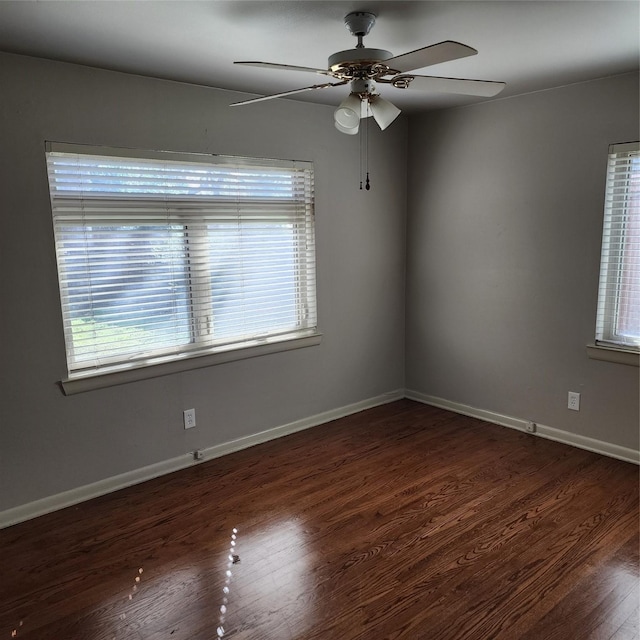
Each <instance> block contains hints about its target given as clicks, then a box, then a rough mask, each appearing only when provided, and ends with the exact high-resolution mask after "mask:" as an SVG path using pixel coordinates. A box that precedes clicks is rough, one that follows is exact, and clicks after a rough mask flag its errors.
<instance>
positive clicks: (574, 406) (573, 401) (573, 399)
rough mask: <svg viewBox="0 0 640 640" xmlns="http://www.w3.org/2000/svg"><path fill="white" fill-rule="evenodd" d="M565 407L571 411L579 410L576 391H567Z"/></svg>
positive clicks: (578, 395) (578, 396) (578, 399)
mask: <svg viewBox="0 0 640 640" xmlns="http://www.w3.org/2000/svg"><path fill="white" fill-rule="evenodd" d="M567 407H568V408H569V409H571V410H572V411H580V394H579V393H577V392H576V391H569V400H568V403H567Z"/></svg>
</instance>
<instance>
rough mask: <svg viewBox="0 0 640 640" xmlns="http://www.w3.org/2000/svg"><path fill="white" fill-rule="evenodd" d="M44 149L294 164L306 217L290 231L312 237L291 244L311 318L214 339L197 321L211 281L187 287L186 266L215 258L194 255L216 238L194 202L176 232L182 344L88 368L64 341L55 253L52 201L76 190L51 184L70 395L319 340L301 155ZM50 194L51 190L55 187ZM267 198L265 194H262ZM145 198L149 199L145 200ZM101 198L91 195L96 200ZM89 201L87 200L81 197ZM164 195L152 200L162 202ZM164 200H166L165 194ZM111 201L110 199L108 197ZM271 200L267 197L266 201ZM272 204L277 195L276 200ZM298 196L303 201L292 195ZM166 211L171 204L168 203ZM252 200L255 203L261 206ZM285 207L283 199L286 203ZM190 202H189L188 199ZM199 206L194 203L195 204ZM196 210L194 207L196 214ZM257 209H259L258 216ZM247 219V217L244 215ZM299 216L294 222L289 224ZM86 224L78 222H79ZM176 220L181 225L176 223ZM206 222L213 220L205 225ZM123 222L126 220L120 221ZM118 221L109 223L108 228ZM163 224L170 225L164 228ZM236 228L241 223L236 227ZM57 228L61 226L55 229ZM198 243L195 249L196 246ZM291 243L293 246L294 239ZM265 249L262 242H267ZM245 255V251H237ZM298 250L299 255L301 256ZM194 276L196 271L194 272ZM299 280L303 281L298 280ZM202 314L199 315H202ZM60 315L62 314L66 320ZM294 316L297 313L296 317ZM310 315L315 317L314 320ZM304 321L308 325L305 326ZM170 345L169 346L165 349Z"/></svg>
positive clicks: (277, 166) (309, 203)
mask: <svg viewBox="0 0 640 640" xmlns="http://www.w3.org/2000/svg"><path fill="white" fill-rule="evenodd" d="M45 151H46V154H47V161H48V163H49V157H50V154H56V153H57V154H60V153H70V154H81V155H88V156H91V155H93V156H101V157H102V156H115V157H116V158H127V159H130V160H135V159H140V160H153V161H156V160H157V161H160V162H163V161H170V162H171V161H179V162H183V161H186V162H189V163H194V162H195V163H198V164H200V163H201V164H203V165H216V167H223V168H224V167H226V166H227V165H231V166H232V167H236V166H238V165H241V166H242V167H246V168H262V169H264V170H265V172H268V171H270V170H292V171H293V170H295V171H298V172H301V173H299V174H298V175H302V176H304V178H303V179H304V181H305V182H304V184H305V185H307V186H305V188H304V198H305V200H304V202H303V203H302V204H301V205H296V206H297V207H299V206H303V207H304V208H305V210H306V211H307V213H306V214H304V222H303V223H300V222H299V220H298V218H299V214H298V217H296V218H294V222H293V224H294V228H295V227H296V226H297V225H299V224H303V226H302V227H301V229H302V231H299V232H297V233H292V237H293V238H294V239H295V241H296V242H298V243H301V242H303V243H305V244H307V243H309V242H310V243H311V245H310V248H309V249H308V250H307V249H305V251H300V245H298V250H294V253H295V254H296V256H298V259H297V261H296V263H295V265H293V271H292V274H293V276H294V277H295V282H296V291H298V292H299V293H298V294H297V295H299V296H300V298H301V299H303V298H304V305H309V304H310V305H312V309H311V320H310V322H309V323H305V322H302V323H300V322H297V323H296V324H297V325H300V326H296V328H294V329H292V330H285V329H284V328H283V330H282V332H281V333H277V330H276V328H275V327H272V329H271V332H266V335H264V336H259V335H255V336H251V337H249V338H248V339H244V338H242V339H239V340H238V339H237V338H231V339H230V340H228V339H227V340H224V339H223V340H220V339H219V338H218V339H216V338H215V337H212V336H211V332H206V331H205V332H204V333H207V335H203V332H202V331H200V325H201V323H202V322H203V318H204V321H207V318H208V322H211V319H212V314H211V309H209V312H208V313H207V310H206V309H204V308H202V309H201V308H199V307H201V306H202V305H206V304H208V305H209V306H210V307H212V305H213V304H214V303H213V301H212V293H213V291H214V289H213V286H212V283H211V281H210V280H209V286H208V288H207V286H206V285H207V279H206V278H204V279H203V280H200V281H199V284H198V285H197V286H198V287H200V288H201V293H202V295H199V296H198V295H194V293H193V290H192V288H191V287H192V286H193V285H194V280H193V279H192V274H191V271H192V270H193V268H194V265H195V264H196V263H200V269H199V271H198V273H199V274H201V275H202V274H205V273H206V272H207V271H208V270H209V269H210V268H211V265H212V264H213V262H211V263H210V262H209V259H208V258H207V256H205V255H200V251H202V247H204V246H206V245H207V244H208V243H209V242H211V241H212V238H213V237H214V236H212V235H210V234H209V233H208V232H207V219H208V220H211V219H212V218H206V217H203V218H202V222H201V223H200V222H197V218H198V213H197V212H198V211H201V210H202V206H205V207H206V205H197V204H196V207H195V208H194V209H191V208H190V213H189V215H188V217H187V219H188V220H190V223H189V224H186V223H185V224H184V226H183V231H182V233H183V234H184V240H183V244H184V251H185V256H184V261H185V262H184V266H185V269H186V270H187V271H189V272H190V275H189V276H188V278H189V301H188V308H189V312H188V314H189V315H188V318H189V325H190V327H191V329H190V333H191V340H190V342H189V344H188V346H187V347H184V346H181V345H178V344H177V343H175V344H173V345H172V346H171V347H168V348H163V349H160V350H154V349H153V348H150V349H149V350H148V351H146V352H145V353H144V354H142V355H140V357H136V358H135V359H130V358H128V357H127V356H126V355H120V356H116V357H115V358H114V359H112V360H110V359H109V358H106V357H98V358H96V357H95V356H93V358H94V359H95V360H96V361H100V360H101V362H100V364H99V365H97V366H96V365H94V366H88V367H85V368H82V364H81V363H80V364H79V363H78V361H74V360H73V358H72V356H73V354H72V349H73V346H72V345H73V340H70V336H69V334H68V332H69V331H70V330H71V328H70V322H71V320H70V318H71V315H70V312H69V313H68V314H66V315H65V311H64V307H65V304H68V302H69V300H70V297H69V296H66V295H65V287H66V284H65V283H64V279H63V278H62V276H61V274H62V270H61V264H62V263H61V261H62V260H64V258H62V257H61V256H60V252H59V251H58V243H59V239H58V235H57V234H58V226H57V225H59V224H60V223H59V222H56V206H57V203H59V202H61V201H63V200H66V201H70V200H76V201H79V200H82V196H77V195H74V196H72V197H63V196H62V195H59V194H57V192H55V188H54V187H53V186H51V185H50V196H51V210H52V221H53V225H54V238H55V241H56V253H57V259H58V282H59V288H60V300H61V309H62V314H63V327H64V330H65V344H66V345H67V357H66V360H67V378H66V379H63V380H62V381H61V386H62V389H63V391H64V393H65V394H67V395H69V394H73V393H78V392H81V391H87V390H90V389H96V388H102V387H106V386H112V385H116V384H123V383H126V382H131V381H134V380H141V379H147V378H152V377H157V376H162V375H168V374H171V373H175V372H179V371H186V370H190V369H195V368H201V367H208V366H212V365H216V364H222V363H225V362H231V361H234V360H240V359H245V358H251V357H256V356H261V355H266V354H271V353H277V352H280V351H288V350H291V349H299V348H303V347H307V346H313V345H317V344H319V343H320V341H321V337H322V334H321V333H320V332H319V331H318V327H317V306H316V305H317V302H316V301H317V296H316V283H315V240H314V226H315V225H314V211H313V209H314V193H313V164H312V163H311V162H303V161H282V160H271V159H257V158H238V157H230V156H218V155H213V154H195V153H176V152H163V151H145V150H138V149H135V150H134V149H118V148H109V147H93V146H88V145H77V144H66V143H55V142H47V143H46V145H45ZM54 192H55V193H54ZM264 197H266V196H264ZM145 198H146V199H147V200H145ZM181 198H183V199H184V200H188V201H191V202H195V203H198V202H204V200H202V198H198V197H193V198H190V197H188V196H181ZM98 199H99V198H96V201H97V200H98ZM215 199H216V196H211V197H210V198H209V200H208V202H212V201H214V200H215ZM237 199H238V202H240V203H242V202H243V197H242V196H237ZM86 200H88V198H86ZM148 200H153V198H152V197H151V196H148V195H147V194H146V192H145V193H144V194H143V195H141V196H139V197H138V198H137V201H138V202H141V201H145V202H147V201H148ZM161 200H162V198H160V199H158V202H160V201H161ZM165 200H169V198H167V197H166V196H165ZM113 201H115V198H114V199H113ZM122 201H123V202H134V201H136V198H128V197H126V196H125V197H124V198H122ZM260 201H261V198H260V197H257V198H256V197H255V196H254V197H253V200H252V203H254V204H255V203H260ZM244 202H249V200H244ZM265 202H268V203H269V204H271V201H265ZM274 202H275V201H274ZM296 202H302V201H298V200H296ZM167 206H168V207H169V209H170V208H171V207H170V205H167ZM258 206H260V207H261V205H260V204H259V205H258ZM287 206H289V205H287ZM190 207H191V204H190ZM198 207H200V209H199V208H198ZM194 211H195V212H196V213H194ZM237 215H238V224H240V223H241V222H242V221H241V219H240V214H237ZM260 215H262V214H260ZM282 215H285V214H279V213H275V214H274V218H273V219H274V221H277V220H278V219H279V216H280V218H281V217H282ZM164 218H165V213H164V211H163V210H162V207H161V206H160V205H158V214H157V220H158V224H165V225H168V224H169V223H167V222H166V221H165V220H164ZM194 218H195V219H196V223H195V224H194ZM248 220H249V221H251V220H252V218H250V217H249V218H248ZM295 220H298V222H295ZM83 224H84V221H83ZM132 224H135V219H133V222H132ZM178 224H181V223H180V222H179V223H178ZM209 224H211V223H209ZM122 226H126V225H122ZM87 227H90V222H89V223H87V224H86V225H85V228H87ZM115 228H116V226H114V229H115ZM167 228H168V227H167ZM240 228H241V229H242V228H245V227H242V225H241V226H240ZM60 233H61V234H62V232H60ZM194 237H195V238H198V239H199V240H200V242H199V243H198V242H196V243H193V242H191V243H190V242H189V238H191V239H192V240H193V238H194ZM198 246H199V248H198ZM294 246H295V245H294ZM266 248H268V247H266ZM240 255H243V254H240ZM300 256H302V257H300ZM309 259H311V260H312V263H311V264H310V265H307V262H308V260H309ZM308 266H311V267H313V268H314V271H313V272H312V273H307V272H305V271H306V270H307V269H308ZM196 280H197V277H196ZM301 283H302V286H301ZM308 295H310V296H311V298H310V299H308V300H307V299H306V298H305V296H308ZM304 308H307V307H306V306H301V305H300V304H299V303H297V304H296V313H297V314H299V313H303V311H301V309H304ZM203 313H204V316H203V315H202V314H203ZM65 318H66V319H65ZM298 318H299V319H300V316H298ZM314 320H315V321H314ZM307 324H308V326H307ZM169 351H172V352H171V353H170V352H169Z"/></svg>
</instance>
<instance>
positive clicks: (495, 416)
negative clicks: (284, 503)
mask: <svg viewBox="0 0 640 640" xmlns="http://www.w3.org/2000/svg"><path fill="white" fill-rule="evenodd" d="M405 397H406V398H409V399H410V400H416V401H418V402H422V403H424V404H429V405H433V406H435V407H440V408H441V409H448V410H449V411H453V412H455V413H461V414H464V415H467V416H471V417H473V418H479V419H480V420H485V421H486V422H492V423H494V424H498V425H502V426H504V427H509V428H511V429H518V430H520V431H526V425H527V421H526V420H523V419H521V418H514V417H511V416H505V415H502V414H499V413H494V412H492V411H485V410H484V409H478V408H476V407H470V406H468V405H464V404H460V403H458V402H452V401H450V400H444V399H443V398H437V397H435V396H429V395H426V394H423V393H420V392H418V391H411V390H407V391H405V390H404V389H397V390H396V391H390V392H388V393H384V394H382V395H380V396H376V397H374V398H369V399H368V400H363V401H361V402H356V403H354V404H350V405H346V406H344V407H339V408H337V409H331V410H330V411H325V412H323V413H319V414H316V415H314V416H311V417H308V418H303V419H301V420H296V421H295V422H290V423H289V424H285V425H281V426H279V427H274V428H273V429H267V430H266V431H261V432H259V433H255V434H253V435H250V436H245V437H243V438H238V439H237V440H230V441H229V442H224V443H222V444H218V445H215V446H213V447H208V448H207V449H204V450H203V458H202V460H197V461H194V460H193V457H192V454H191V453H185V454H182V455H180V456H177V457H175V458H171V459H169V460H163V461H161V462H157V463H155V464H152V465H149V466H146V467H142V468H140V469H134V470H133V471H128V472H127V473H123V474H120V475H117V476H113V477H111V478H105V479H104V480H99V481H98V482H93V483H91V484H88V485H84V486H82V487H78V488H76V489H71V490H70V491H65V492H63V493H58V494H56V495H52V496H48V497H46V498H42V499H41V500H35V501H34V502H29V503H27V504H24V505H20V506H17V507H13V508H12V509H7V510H5V511H0V529H3V528H5V527H9V526H11V525H13V524H18V523H19V522H24V521H26V520H30V519H32V518H36V517H38V516H42V515H44V514H46V513H51V512H52V511H57V510H59V509H64V508H65V507H70V506H73V505H74V504H78V503H80V502H84V501H86V500H90V499H91V498H97V497H98V496H102V495H105V494H108V493H112V492H113V491H118V490H119V489H124V488H125V487H130V486H132V485H135V484H139V483H141V482H145V481H147V480H152V479H153V478H157V477H159V476H163V475H165V474H167V473H172V472H174V471H179V470H180V469H186V468H187V467H190V466H192V465H194V464H201V463H202V462H205V461H207V460H212V459H214V458H219V457H220V456H224V455H226V454H228V453H233V452H234V451H240V450H241V449H247V448H248V447H253V446H254V445H257V444H261V443H262V442H267V441H269V440H274V439H276V438H281V437H282V436H286V435H289V434H290V433H295V432H296V431H302V430H304V429H310V428H311V427H316V426H318V425H320V424H324V423H326V422H330V421H331V420H337V419H338V418H343V417H345V416H348V415H351V414H354V413H358V412H359V411H364V410H365V409H371V408H373V407H377V406H379V405H383V404H387V403H389V402H394V401H396V400H400V399H402V398H405ZM534 435H537V436H540V437H542V438H547V439H549V440H555V441H557V442H562V443H563V444H568V445H572V446H574V447H578V448H580V449H586V450H588V451H593V452H595V453H600V454H602V455H605V456H609V457H612V458H617V459H619V460H624V461H626V462H632V463H634V464H640V452H638V451H635V450H634V449H629V448H626V447H620V446H618V445H615V444H610V443H608V442H603V441H601V440H594V439H593V438H587V437H585V436H580V435H577V434H574V433H570V432H568V431H563V430H561V429H555V428H553V427H547V426H544V425H540V424H538V425H537V432H536V433H535V434H534Z"/></svg>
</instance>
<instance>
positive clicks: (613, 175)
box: [587, 142, 640, 366]
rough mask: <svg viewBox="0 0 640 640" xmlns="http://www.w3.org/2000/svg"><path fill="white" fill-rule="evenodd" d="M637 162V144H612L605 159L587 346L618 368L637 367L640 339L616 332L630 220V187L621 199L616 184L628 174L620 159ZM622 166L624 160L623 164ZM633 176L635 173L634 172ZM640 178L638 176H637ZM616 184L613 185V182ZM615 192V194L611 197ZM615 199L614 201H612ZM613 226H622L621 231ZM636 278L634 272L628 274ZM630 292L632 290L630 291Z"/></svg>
mask: <svg viewBox="0 0 640 640" xmlns="http://www.w3.org/2000/svg"><path fill="white" fill-rule="evenodd" d="M620 155H622V156H623V158H624V157H625V156H626V157H627V158H638V161H640V143H639V142H629V143H620V144H612V145H610V146H609V150H608V156H607V179H606V186H605V203H604V218H603V230H602V248H601V259H600V275H599V285H598V306H597V313H596V332H595V340H594V343H593V344H589V345H587V353H588V355H589V357H590V358H593V359H597V360H605V361H609V362H616V363H620V364H629V365H633V366H639V364H640V338H632V337H631V336H629V335H625V334H624V333H621V332H620V331H619V312H620V306H621V298H622V296H621V290H622V287H623V286H624V285H623V282H622V280H623V274H625V273H626V271H625V268H624V261H625V247H626V243H627V242H628V241H629V236H628V234H627V229H628V226H627V225H628V219H629V213H628V212H629V210H630V206H629V195H628V194H629V193H630V187H631V185H630V184H626V185H625V190H624V193H623V194H622V195H623V197H622V198H620V194H619V189H620V185H619V181H620V178H621V177H622V178H623V179H627V182H629V178H628V177H627V176H630V175H631V172H628V173H625V171H624V169H620V165H619V164H618V163H619V162H621V160H620V158H619V156H620ZM622 162H624V160H623V161H622ZM633 173H634V175H635V173H636V172H635V171H634V172H633ZM639 177H640V175H639ZM615 181H617V182H616V184H614V182H615ZM614 191H615V193H614ZM614 196H615V198H614ZM638 215H639V214H638V212H637V209H635V208H634V223H635V225H638V223H639V221H638V218H637V216H638ZM616 225H618V226H623V228H622V230H619V229H616ZM637 234H638V232H637V231H635V230H634V231H633V235H632V236H631V238H633V239H634V240H636V239H637V238H638V235H637ZM631 273H632V274H634V275H635V274H636V272H635V270H633V271H632V272H631ZM632 291H633V290H632Z"/></svg>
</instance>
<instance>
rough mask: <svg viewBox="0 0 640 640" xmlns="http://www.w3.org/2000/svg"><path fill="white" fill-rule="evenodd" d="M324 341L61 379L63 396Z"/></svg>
mask: <svg viewBox="0 0 640 640" xmlns="http://www.w3.org/2000/svg"><path fill="white" fill-rule="evenodd" d="M321 340H322V334H321V333H312V334H309V335H305V336H297V337H295V338H291V337H288V338H285V337H281V338H280V339H277V340H271V341H269V342H266V343H265V344H254V345H250V346H245V347H241V348H236V349H233V350H229V351H219V352H217V353H207V354H204V355H198V356H192V357H188V358H181V359H180V360H172V361H171V362H163V363H161V364H154V365H147V366H138V367H131V368H129V369H121V370H118V371H113V372H111V373H101V374H96V375H85V376H78V377H74V378H67V379H66V380H62V381H61V383H60V384H61V386H62V390H63V392H64V394H65V395H66V396H70V395H74V394H76V393H83V392H84V391H93V390H95V389H104V388H106V387H113V386H116V385H120V384H127V383H129V382H136V381H138V380H148V379H149V378H159V377H161V376H167V375H171V374H173V373H181V372H183V371H190V370H192V369H201V368H204V367H211V366H215V365H218V364H224V363H226V362H234V361H236V360H245V359H247V358H255V357H257V356H264V355H268V354H271V353H278V352H281V351H291V350H293V349H302V348H304V347H312V346H315V345H318V344H320V341H321Z"/></svg>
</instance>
